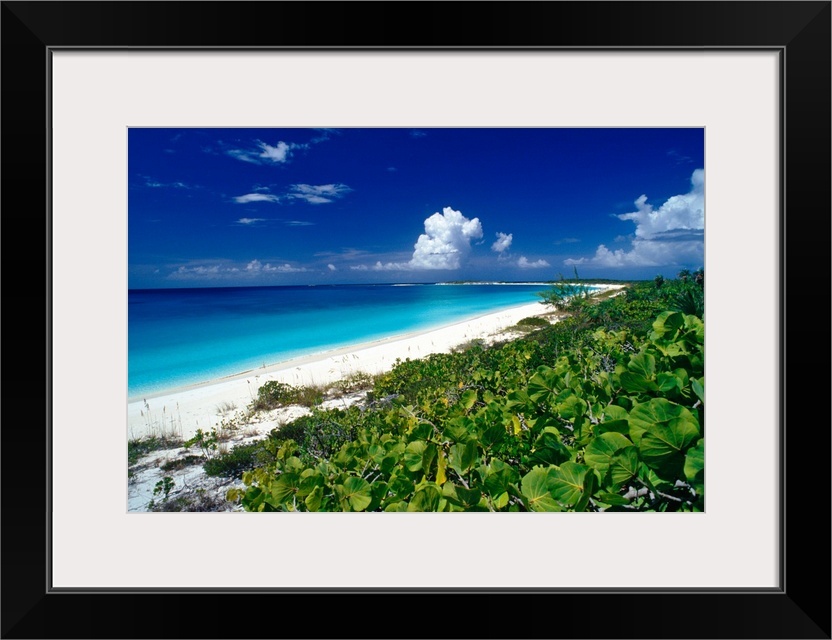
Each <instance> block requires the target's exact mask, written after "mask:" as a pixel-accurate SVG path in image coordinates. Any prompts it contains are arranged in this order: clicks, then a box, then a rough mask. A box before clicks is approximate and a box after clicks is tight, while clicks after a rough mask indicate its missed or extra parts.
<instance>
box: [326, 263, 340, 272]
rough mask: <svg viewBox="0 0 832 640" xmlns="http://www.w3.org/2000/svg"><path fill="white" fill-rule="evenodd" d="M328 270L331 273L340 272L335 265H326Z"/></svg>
mask: <svg viewBox="0 0 832 640" xmlns="http://www.w3.org/2000/svg"><path fill="white" fill-rule="evenodd" d="M326 268H327V269H329V270H330V271H338V267H336V266H335V265H334V264H328V265H326Z"/></svg>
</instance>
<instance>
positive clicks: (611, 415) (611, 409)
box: [604, 404, 627, 422]
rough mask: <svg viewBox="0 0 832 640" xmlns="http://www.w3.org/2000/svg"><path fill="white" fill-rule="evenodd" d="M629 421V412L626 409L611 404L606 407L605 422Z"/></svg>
mask: <svg viewBox="0 0 832 640" xmlns="http://www.w3.org/2000/svg"><path fill="white" fill-rule="evenodd" d="M626 419H627V410H626V409H625V408H624V407H619V406H618V405H616V404H609V405H607V406H606V407H604V420H605V421H609V422H611V421H613V420H626Z"/></svg>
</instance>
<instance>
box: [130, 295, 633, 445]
mask: <svg viewBox="0 0 832 640" xmlns="http://www.w3.org/2000/svg"><path fill="white" fill-rule="evenodd" d="M591 286H597V287H599V289H600V291H607V290H609V289H621V288H622V287H623V286H624V285H591ZM553 311H554V310H553V309H552V308H551V307H548V306H544V305H542V304H541V303H540V302H533V303H528V304H523V305H518V306H515V307H509V308H506V309H502V310H500V311H496V312H490V313H486V314H481V315H479V316H474V317H471V318H468V319H466V320H462V321H456V322H453V323H451V324H447V325H442V326H439V327H435V328H432V329H422V330H416V331H410V332H406V333H403V334H398V335H394V336H389V337H387V338H381V339H378V340H374V341H369V342H360V343H354V344H350V345H345V346H343V347H338V348H335V349H329V350H326V351H319V352H316V353H314V354H310V355H307V356H300V357H296V358H293V359H290V360H284V361H281V362H277V363H273V364H271V365H268V366H266V367H261V368H258V369H250V370H247V371H241V372H238V373H234V374H230V375H228V376H225V377H222V378H214V379H210V380H205V381H202V382H198V383H194V384H191V385H186V386H182V387H177V388H174V389H168V390H165V391H160V392H158V393H153V394H147V395H144V396H141V397H129V398H128V402H127V426H128V436H129V438H131V439H132V438H137V437H144V436H148V435H152V434H154V433H165V432H168V433H170V432H174V433H178V435H180V436H181V437H183V438H185V439H187V438H190V437H192V436H193V435H194V433H195V432H196V430H197V429H202V430H203V431H210V430H211V429H212V428H213V427H215V426H219V425H220V424H221V422H222V420H223V419H224V417H225V415H226V414H227V413H228V410H227V407H229V406H233V407H235V408H236V409H245V407H247V406H248V405H249V403H250V402H251V401H252V400H254V398H255V397H256V396H257V390H258V389H259V388H260V386H261V385H262V384H263V383H265V382H268V381H271V380H276V381H280V382H283V383H286V384H290V385H293V386H301V385H306V384H331V383H333V382H336V381H338V380H341V379H343V378H344V377H346V376H349V375H351V374H354V373H359V372H360V373H367V374H370V375H375V374H378V373H383V372H385V371H389V370H390V369H392V368H393V366H394V364H395V361H396V360H397V359H400V360H405V359H407V358H410V359H418V358H423V357H425V356H428V355H431V354H434V353H447V352H449V351H451V350H452V349H453V348H455V347H458V346H459V345H461V344H465V343H466V342H470V341H473V340H485V341H494V340H495V339H507V338H510V337H511V336H510V335H507V333H506V332H507V330H509V329H510V328H511V327H513V326H514V325H515V324H517V322H519V321H520V320H522V319H523V318H528V317H531V316H541V315H549V314H552V313H553ZM222 408H226V409H225V410H223V409H222Z"/></svg>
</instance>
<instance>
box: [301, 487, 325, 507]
mask: <svg viewBox="0 0 832 640" xmlns="http://www.w3.org/2000/svg"><path fill="white" fill-rule="evenodd" d="M323 497H324V489H323V487H320V486H318V487H315V488H314V489H312V491H310V492H309V495H308V496H306V499H305V500H304V501H303V502H304V504H305V505H306V508H307V509H309V510H310V511H317V510H318V509H320V508H321V501H322V499H323Z"/></svg>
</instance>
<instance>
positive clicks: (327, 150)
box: [125, 127, 705, 517]
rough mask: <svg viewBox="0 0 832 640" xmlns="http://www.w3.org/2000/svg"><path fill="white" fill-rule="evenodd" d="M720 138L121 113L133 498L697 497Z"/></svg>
mask: <svg viewBox="0 0 832 640" xmlns="http://www.w3.org/2000/svg"><path fill="white" fill-rule="evenodd" d="M704 147H705V132H704V129H703V128H696V127H683V128H532V127H530V128H434V127H431V128H405V127H402V128H308V129H307V128H256V129H255V128H178V127H168V128H143V127H135V128H130V129H128V238H127V243H128V286H127V300H126V303H127V308H128V327H127V333H128V358H127V360H128V389H127V421H126V429H125V438H126V440H127V506H126V509H127V511H128V512H234V513H245V512H275V511H277V512H296V511H300V512H361V511H371V512H472V511H476V512H517V513H520V512H704V511H705V486H704V485H705V480H704V478H705V472H704V467H705V439H704V436H705V433H704V431H705V391H704V335H705V330H704V315H705V314H704V307H705V305H704V300H705V296H704V292H705V269H704V266H705V264H704V263H705V250H704V249H705V247H704V245H705V243H704V228H705V227H704V223H705V215H704V214H705V211H704V209H705V207H704V193H705V184H704V183H705V173H704V150H705V149H704ZM229 517H231V516H229ZM235 517H236V516H235Z"/></svg>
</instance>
